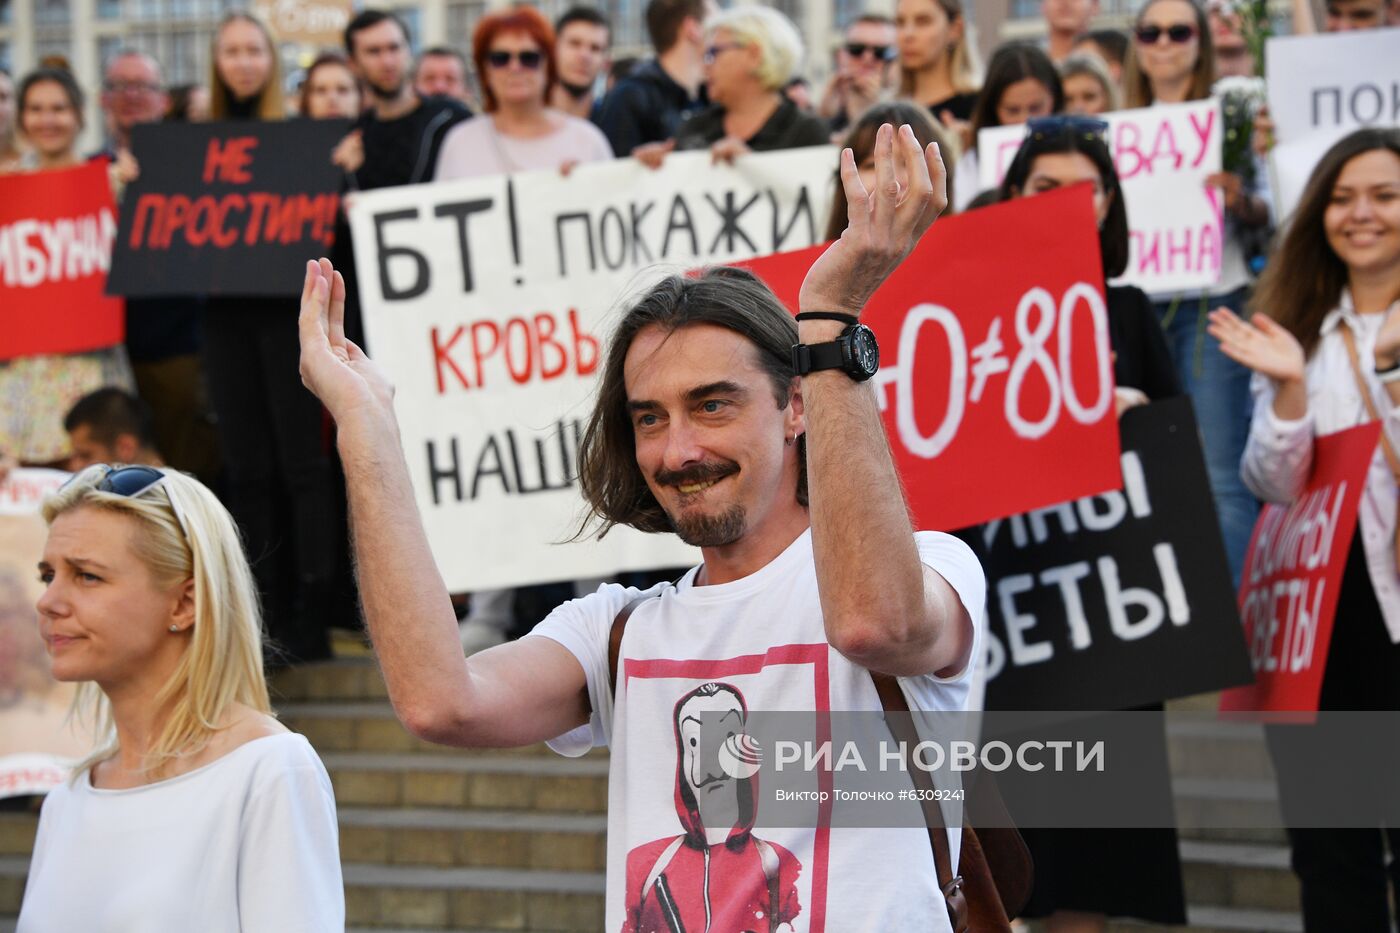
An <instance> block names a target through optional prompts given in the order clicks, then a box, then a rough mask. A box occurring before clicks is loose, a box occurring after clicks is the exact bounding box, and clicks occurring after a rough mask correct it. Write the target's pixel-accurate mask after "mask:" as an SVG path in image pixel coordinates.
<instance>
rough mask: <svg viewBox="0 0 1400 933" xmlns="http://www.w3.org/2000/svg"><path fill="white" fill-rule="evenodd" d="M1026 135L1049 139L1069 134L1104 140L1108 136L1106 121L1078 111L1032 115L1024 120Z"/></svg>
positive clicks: (1033, 137)
mask: <svg viewBox="0 0 1400 933" xmlns="http://www.w3.org/2000/svg"><path fill="white" fill-rule="evenodd" d="M1026 135H1027V136H1029V137H1030V138H1032V139H1049V138H1051V137H1058V136H1065V135H1071V136H1079V137H1082V138H1083V139H1097V140H1099V141H1100V142H1104V141H1106V139H1107V137H1108V121H1106V120H1100V119H1099V118H1098V117H1088V116H1084V115H1083V114H1078V113H1057V114H1055V115H1054V116H1049V117H1033V118H1031V119H1030V120H1027V121H1026Z"/></svg>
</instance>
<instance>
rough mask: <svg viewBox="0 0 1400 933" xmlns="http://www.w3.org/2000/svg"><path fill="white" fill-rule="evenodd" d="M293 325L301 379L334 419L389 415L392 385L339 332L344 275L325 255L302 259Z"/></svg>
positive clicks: (342, 322)
mask: <svg viewBox="0 0 1400 933" xmlns="http://www.w3.org/2000/svg"><path fill="white" fill-rule="evenodd" d="M298 328H299V331H300V337H301V366H300V369H301V381H302V383H303V384H304V385H305V386H306V387H307V388H308V389H310V390H311V391H312V392H313V393H314V394H315V395H316V397H317V398H319V399H320V400H321V403H322V404H323V405H325V406H326V410H327V411H329V412H330V413H331V417H332V418H334V419H335V420H336V423H337V424H344V423H345V421H346V420H347V419H349V418H352V417H354V416H356V415H360V414H375V415H385V414H390V415H391V414H392V411H393V398H394V388H393V386H392V385H390V384H389V380H388V379H386V378H385V376H384V374H383V373H382V372H381V371H380V369H379V367H378V366H376V365H375V364H374V361H373V360H371V359H370V358H369V357H368V356H366V355H365V351H363V350H361V349H360V348H359V347H358V346H356V345H355V342H354V341H352V340H350V339H349V338H347V337H346V336H345V279H343V278H342V277H341V275H340V273H339V272H336V271H335V269H334V268H332V267H331V262H330V260H329V259H322V260H320V261H319V262H316V261H311V262H308V263H307V264H306V282H305V284H304V285H303V287H302V290H301V316H300V318H299V319H298Z"/></svg>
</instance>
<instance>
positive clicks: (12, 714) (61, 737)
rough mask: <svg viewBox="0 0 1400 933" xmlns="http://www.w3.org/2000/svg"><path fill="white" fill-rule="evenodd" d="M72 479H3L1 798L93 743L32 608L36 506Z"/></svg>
mask: <svg viewBox="0 0 1400 933" xmlns="http://www.w3.org/2000/svg"><path fill="white" fill-rule="evenodd" d="M67 479H68V474H67V473H60V472H58V471H57V470H15V471H13V472H12V473H11V474H10V476H9V479H8V480H7V481H6V482H4V483H0V698H3V701H0V797H13V796H19V795H23V794H43V793H47V792H48V791H50V790H52V789H53V788H54V787H57V786H58V785H59V784H60V783H61V782H62V781H63V780H64V779H65V778H66V777H67V776H68V770H69V769H70V768H71V767H72V765H73V764H74V763H75V762H76V761H78V760H79V759H81V758H82V757H83V756H85V755H87V754H88V753H89V752H90V751H91V750H92V747H93V737H92V736H91V734H89V733H88V732H86V731H84V730H83V728H82V727H80V726H79V724H78V723H76V722H75V721H72V720H70V719H69V717H68V708H69V706H70V704H71V703H72V701H73V692H74V686H73V685H72V684H61V683H57V682H55V681H54V679H53V676H52V675H51V673H50V670H49V658H48V653H47V651H46V650H45V648H44V642H43V639H41V638H40V637H39V619H38V616H37V613H36V610H35V608H34V606H35V603H36V602H37V601H38V599H39V596H40V595H41V594H42V592H43V584H42V583H40V582H39V581H38V579H37V576H38V575H37V573H36V572H35V569H34V568H35V565H36V564H37V563H38V562H39V558H40V556H41V555H42V554H43V550H44V538H45V536H46V534H47V530H46V528H45V525H44V520H43V518H42V517H41V516H40V515H39V505H40V503H41V502H42V501H43V497H44V496H45V495H46V494H47V493H49V492H52V491H53V490H55V489H57V488H58V487H59V486H60V485H62V484H63V482H64V481H65V480H67Z"/></svg>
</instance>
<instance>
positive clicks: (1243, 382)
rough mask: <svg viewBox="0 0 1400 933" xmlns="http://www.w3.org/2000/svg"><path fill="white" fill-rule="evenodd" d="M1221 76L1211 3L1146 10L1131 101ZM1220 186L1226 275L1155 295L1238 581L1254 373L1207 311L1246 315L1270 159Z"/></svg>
mask: <svg viewBox="0 0 1400 933" xmlns="http://www.w3.org/2000/svg"><path fill="white" fill-rule="evenodd" d="M1214 80H1215V53H1214V49H1213V47H1212V42H1211V32H1210V26H1209V22H1208V20H1207V17H1206V12H1205V8H1204V7H1203V6H1201V4H1200V3H1199V2H1197V0H1148V2H1147V3H1146V4H1145V5H1144V6H1143V7H1142V9H1141V10H1139V11H1138V14H1137V20H1136V22H1135V23H1134V27H1133V42H1132V45H1131V47H1130V49H1129V52H1128V62H1127V66H1126V68H1125V70H1124V74H1123V81H1124V85H1125V88H1126V94H1125V96H1126V102H1125V104H1124V106H1126V107H1129V108H1134V107H1149V106H1153V105H1154V104H1173V103H1182V102H1185V101H1194V100H1204V99H1206V98H1207V97H1209V96H1210V93H1211V85H1212V83H1213V82H1214ZM1206 183H1207V185H1208V186H1210V187H1211V188H1212V189H1219V193H1220V196H1221V201H1222V202H1223V214H1224V238H1223V241H1222V244H1221V266H1220V280H1219V281H1218V282H1217V283H1216V284H1215V285H1214V286H1212V287H1211V288H1209V289H1208V290H1205V291H1200V292H1188V293H1184V294H1183V293H1176V292H1163V293H1154V294H1153V295H1152V299H1153V302H1154V306H1155V308H1156V310H1157V315H1158V318H1159V320H1161V322H1162V327H1163V329H1164V330H1166V332H1167V345H1168V346H1169V347H1171V350H1172V357H1173V359H1175V360H1176V368H1177V376H1178V377H1179V378H1180V379H1181V384H1182V386H1183V387H1184V388H1185V390H1186V392H1187V394H1188V395H1190V396H1191V397H1192V399H1193V400H1194V401H1195V407H1196V417H1197V419H1198V420H1199V423H1200V429H1201V438H1202V441H1203V443H1204V447H1205V455H1206V466H1207V469H1208V472H1209V475H1210V487H1211V492H1212V493H1213V494H1214V497H1215V511H1216V515H1217V517H1218V518H1219V521H1220V530H1221V534H1222V535H1223V537H1224V539H1225V554H1226V556H1227V557H1228V558H1229V561H1230V572H1231V576H1232V577H1233V578H1234V580H1235V582H1236V584H1238V583H1239V578H1240V570H1241V567H1242V566H1243V564H1244V552H1245V549H1246V548H1247V547H1248V546H1249V537H1250V534H1251V533H1252V532H1253V530H1254V520H1255V518H1256V517H1257V515H1258V514H1259V504H1258V502H1256V501H1255V499H1254V496H1253V495H1251V494H1250V492H1249V490H1248V489H1246V488H1245V486H1244V483H1243V482H1241V480H1240V471H1239V463H1240V457H1241V456H1242V455H1243V453H1244V444H1245V439H1246V437H1248V435H1249V415H1250V399H1249V371H1248V370H1246V369H1245V368H1244V367H1242V366H1240V365H1239V364H1238V363H1236V362H1234V361H1233V360H1231V359H1230V358H1228V357H1227V356H1225V355H1224V354H1222V353H1221V352H1220V350H1219V348H1218V347H1216V346H1215V344H1214V342H1213V341H1210V340H1207V339H1206V334H1205V324H1206V320H1205V319H1206V315H1207V314H1208V313H1209V312H1210V309H1211V308H1213V307H1217V306H1225V307H1229V308H1231V309H1233V310H1235V311H1239V310H1240V309H1241V308H1243V307H1244V303H1245V301H1246V299H1247V297H1248V294H1249V288H1250V285H1251V284H1252V280H1253V274H1254V273H1253V271H1252V270H1251V267H1250V260H1249V256H1250V255H1251V254H1252V253H1254V252H1256V251H1257V249H1258V247H1257V245H1256V244H1257V242H1258V241H1259V238H1260V237H1262V236H1264V235H1266V234H1267V231H1268V227H1269V222H1270V220H1269V213H1270V212H1269V207H1268V204H1267V201H1266V200H1265V197H1264V190H1263V184H1264V171H1263V168H1262V165H1261V166H1260V167H1259V169H1258V170H1257V171H1255V172H1253V173H1252V175H1251V178H1250V179H1246V178H1245V177H1243V176H1242V175H1239V174H1235V173H1232V172H1221V173H1218V174H1216V175H1213V176H1211V177H1210V178H1208V179H1207V181H1206Z"/></svg>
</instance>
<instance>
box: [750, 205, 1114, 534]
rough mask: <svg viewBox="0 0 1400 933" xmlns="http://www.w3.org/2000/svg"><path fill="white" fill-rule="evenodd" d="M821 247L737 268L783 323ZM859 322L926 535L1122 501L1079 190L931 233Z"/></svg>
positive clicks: (1095, 263)
mask: <svg viewBox="0 0 1400 933" xmlns="http://www.w3.org/2000/svg"><path fill="white" fill-rule="evenodd" d="M825 248H826V247H825V246H815V247H812V248H811V249H805V250H799V251H796V252H792V253H782V254H779V255H776V256H768V257H764V258H762V259H756V260H752V261H750V262H746V263H743V264H742V265H744V266H746V267H747V268H749V269H751V270H753V272H754V273H755V274H757V275H758V276H759V277H761V278H762V279H763V280H764V281H766V282H767V283H768V284H769V286H770V287H771V288H773V290H774V292H776V294H777V295H778V297H779V298H780V299H781V300H782V301H783V302H784V303H785V304H786V305H787V306H788V307H789V308H792V309H794V310H795V309H796V307H797V295H798V289H799V287H800V286H801V284H802V278H803V276H805V275H806V271H807V269H808V268H809V267H810V266H811V264H812V262H813V260H815V259H816V257H817V256H818V255H820V253H821V251H822V250H823V249H825ZM861 320H862V321H863V322H864V323H866V324H867V325H869V326H870V327H871V329H872V330H874V331H875V335H876V338H877V339H878V341H879V344H880V371H879V373H878V374H876V376H875V378H874V379H873V380H872V382H873V383H874V385H875V392H876V394H877V396H878V398H879V403H880V409H881V412H882V416H883V418H884V422H885V430H886V433H887V434H888V435H889V439H890V445H891V447H892V449H893V451H894V457H895V462H896V464H897V465H898V467H899V470H900V474H901V475H902V477H903V479H904V484H905V487H906V489H907V492H908V497H909V502H910V505H911V506H912V508H913V510H914V516H915V521H916V525H917V527H919V528H922V529H952V528H962V527H966V526H968V525H973V524H976V523H978V522H983V521H987V520H989V519H993V518H1002V517H1005V516H1008V515H1015V514H1018V513H1021V512H1027V511H1030V510H1032V509H1037V508H1044V507H1046V506H1050V505H1054V504H1056V503H1061V502H1066V501H1069V500H1072V499H1077V498H1080V497H1082V496H1089V495H1094V494H1096V493H1100V492H1104V491H1106V490H1109V489H1118V488H1121V487H1122V474H1121V470H1120V466H1119V459H1118V457H1119V449H1118V425H1117V419H1116V417H1115V408H1114V396H1113V389H1114V385H1113V358H1112V353H1111V350H1110V347H1109V327H1108V309H1107V307H1106V305H1105V301H1104V291H1103V268H1102V264H1101V262H1100V258H1099V238H1098V228H1097V225H1096V223H1095V221H1094V214H1093V203H1092V199H1091V195H1090V193H1089V190H1088V187H1087V186H1079V187H1078V188H1076V189H1071V190H1067V191H1061V192H1052V193H1049V194H1043V195H1038V196H1036V197H1032V198H1022V199H1019V200H1016V201H1012V202H1010V203H1007V204H1003V205H997V206H994V207H989V208H984V209H982V210H979V211H975V212H973V213H969V214H963V215H960V216H954V217H946V218H943V219H941V220H939V221H938V222H937V223H935V224H934V225H933V228H932V229H930V230H929V232H928V233H927V234H925V235H924V238H923V239H922V240H921V241H920V243H919V245H918V246H917V247H916V248H915V249H914V252H913V253H912V254H911V255H910V256H909V257H908V258H907V259H905V260H904V263H903V264H902V265H901V266H900V267H899V269H898V270H896V271H895V273H894V274H893V275H892V276H891V277H890V278H889V279H888V280H887V281H886V282H885V284H884V285H883V286H881V288H880V290H879V291H877V292H876V293H875V295H874V296H873V297H872V298H871V300H870V302H869V304H868V305H867V307H866V309H865V312H864V313H863V314H862V315H861Z"/></svg>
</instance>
